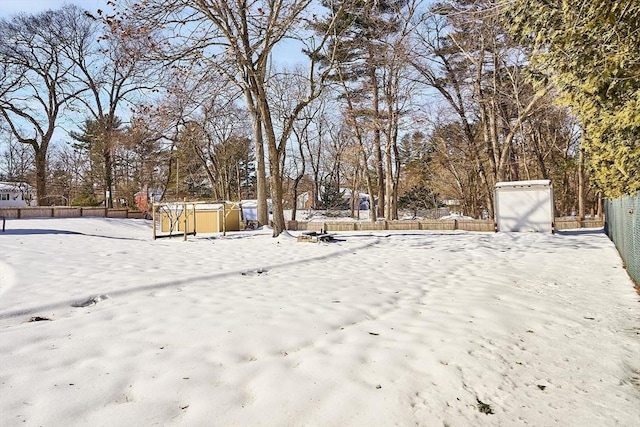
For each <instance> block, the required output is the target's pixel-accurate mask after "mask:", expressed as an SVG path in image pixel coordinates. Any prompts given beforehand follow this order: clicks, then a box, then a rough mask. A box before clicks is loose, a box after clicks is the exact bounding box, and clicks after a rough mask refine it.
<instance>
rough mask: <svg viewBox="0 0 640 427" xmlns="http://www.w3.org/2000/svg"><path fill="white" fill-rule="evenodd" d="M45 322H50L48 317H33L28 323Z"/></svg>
mask: <svg viewBox="0 0 640 427" xmlns="http://www.w3.org/2000/svg"><path fill="white" fill-rule="evenodd" d="M45 320H47V321H51V319H49V318H48V317H40V316H33V317H31V318H30V319H29V322H43V321H45Z"/></svg>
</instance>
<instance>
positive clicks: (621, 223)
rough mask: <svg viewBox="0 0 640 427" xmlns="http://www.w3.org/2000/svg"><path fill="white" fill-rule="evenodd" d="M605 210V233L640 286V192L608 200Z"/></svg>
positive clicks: (628, 271) (632, 277)
mask: <svg viewBox="0 0 640 427" xmlns="http://www.w3.org/2000/svg"><path fill="white" fill-rule="evenodd" d="M604 209H605V211H604V212H605V231H606V233H607V235H608V236H609V238H610V239H611V240H612V241H613V243H614V244H615V245H616V248H617V249H618V252H619V253H620V257H621V258H622V260H623V261H624V263H625V265H626V268H627V273H629V276H631V279H632V280H633V281H634V282H635V283H636V285H638V286H640V192H638V193H636V194H635V195H634V196H623V197H620V198H618V199H614V200H610V199H607V200H606V201H605V205H604Z"/></svg>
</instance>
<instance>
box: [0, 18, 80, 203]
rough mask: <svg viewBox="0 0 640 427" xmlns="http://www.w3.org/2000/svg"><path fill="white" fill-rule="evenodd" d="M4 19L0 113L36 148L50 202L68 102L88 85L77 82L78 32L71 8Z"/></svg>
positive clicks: (44, 199)
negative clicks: (52, 160)
mask: <svg viewBox="0 0 640 427" xmlns="http://www.w3.org/2000/svg"><path fill="white" fill-rule="evenodd" d="M70 8H72V6H65V7H64V8H62V9H61V10H58V11H52V10H49V11H46V12H43V13H40V14H37V15H26V14H21V15H17V16H15V17H13V18H12V19H11V20H6V19H2V20H0V117H1V118H2V119H3V120H4V122H5V123H6V125H7V127H8V128H9V129H10V131H11V133H12V134H13V135H14V137H15V138H16V140H17V141H18V142H20V143H22V144H27V145H29V146H30V147H31V148H32V149H33V153H34V162H35V169H36V179H35V181H36V191H37V194H38V203H39V204H45V205H46V204H48V203H49V200H48V195H47V153H48V150H49V145H50V143H51V141H52V138H53V135H54V131H55V129H56V126H57V125H58V121H59V119H60V116H61V114H62V113H63V110H64V108H65V106H66V105H67V104H68V102H69V101H70V100H72V99H74V98H76V97H77V96H78V95H79V94H80V93H81V92H83V91H84V90H86V88H83V87H78V86H76V85H75V80H74V79H73V76H72V71H73V63H72V61H71V60H70V59H69V58H67V57H65V55H64V54H63V51H64V49H65V47H66V46H67V45H69V44H72V43H73V41H72V40H73V37H74V36H75V34H74V33H73V32H71V31H70V30H69V28H68V21H67V19H66V12H67V11H68V10H70Z"/></svg>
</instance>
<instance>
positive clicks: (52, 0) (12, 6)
mask: <svg viewBox="0 0 640 427" xmlns="http://www.w3.org/2000/svg"><path fill="white" fill-rule="evenodd" d="M65 3H72V4H77V5H78V6H80V7H82V8H84V9H87V10H88V11H90V12H95V11H96V10H97V9H100V8H101V9H104V10H108V9H107V6H106V3H107V1H106V0H0V18H8V17H10V16H11V15H14V14H16V13H20V12H25V13H38V12H42V11H44V10H47V9H58V8H59V7H61V6H62V5H63V4H65Z"/></svg>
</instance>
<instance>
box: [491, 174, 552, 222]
mask: <svg viewBox="0 0 640 427" xmlns="http://www.w3.org/2000/svg"><path fill="white" fill-rule="evenodd" d="M494 203H495V218H496V231H541V232H552V233H553V231H554V224H553V222H554V208H553V186H552V184H551V181H550V180H548V179H545V180H537V181H512V182H499V183H497V184H496V185H495V198H494Z"/></svg>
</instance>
